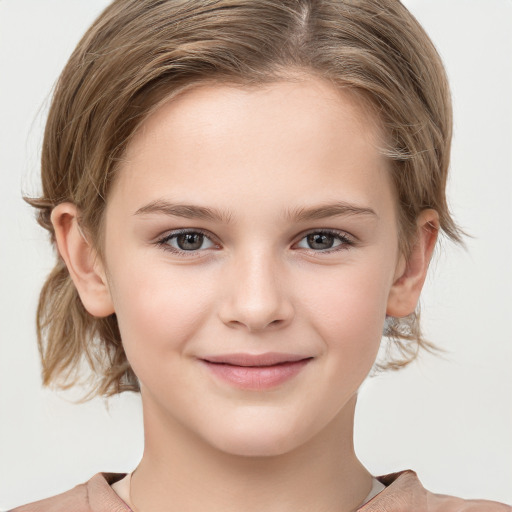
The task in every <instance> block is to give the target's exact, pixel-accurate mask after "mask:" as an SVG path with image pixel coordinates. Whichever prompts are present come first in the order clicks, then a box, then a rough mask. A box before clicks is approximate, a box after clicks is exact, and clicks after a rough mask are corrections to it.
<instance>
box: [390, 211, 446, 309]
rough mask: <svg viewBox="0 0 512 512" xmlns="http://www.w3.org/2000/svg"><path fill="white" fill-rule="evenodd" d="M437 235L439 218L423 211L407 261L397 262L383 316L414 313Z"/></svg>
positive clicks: (403, 258) (432, 213)
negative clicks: (395, 273)
mask: <svg viewBox="0 0 512 512" xmlns="http://www.w3.org/2000/svg"><path fill="white" fill-rule="evenodd" d="M438 233H439V215H438V214H437V212H436V211H435V210H431V209H429V210H423V211H422V212H421V214H420V216H419V217H418V220H417V238H416V241H415V243H414V245H413V247H412V249H411V251H410V254H409V256H408V258H407V259H405V257H402V258H401V261H400V262H399V263H398V265H397V269H398V272H397V275H396V276H395V281H394V282H393V285H392V287H391V290H390V293H389V296H388V304H387V310H386V314H387V315H389V316H392V317H395V318H403V317H405V316H408V315H410V314H411V313H413V312H414V310H415V309H416V306H417V304H418V300H419V297H420V293H421V289H422V288H423V283H424V282H425V278H426V276H427V270H428V266H429V263H430V259H431V257H432V253H433V251H434V247H435V244H436V240H437V235H438Z"/></svg>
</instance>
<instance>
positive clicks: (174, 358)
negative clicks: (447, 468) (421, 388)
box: [52, 76, 438, 512]
mask: <svg viewBox="0 0 512 512" xmlns="http://www.w3.org/2000/svg"><path fill="white" fill-rule="evenodd" d="M380 144H382V137H381V134H380V132H379V128H378V123H376V122H375V120H373V119H371V118H369V117H368V113H367V112H366V111H364V110H363V109H361V108H360V107H359V106H358V104H357V102H356V101H355V99H354V98H353V97H352V96H351V95H350V94H349V93H348V92H347V91H345V92H343V91H338V90H337V89H334V88H333V86H331V85H329V84H327V83H325V82H323V81H321V80H319V79H317V78H313V77H309V76H302V77H301V79H300V80H296V81H293V82H292V81H282V82H276V83H273V84H271V85H268V86H265V87H259V88H251V89H248V88H235V87H228V86H224V85H202V86H200V87H195V88H193V89H190V90H189V91H187V92H185V93H183V94H181V95H180V96H178V97H177V98H175V99H173V100H172V101H169V102H168V103H166V104H165V105H164V106H162V107H160V108H159V109H158V110H157V111H156V112H155V113H154V114H153V115H152V116H150V117H149V118H148V119H147V120H146V121H145V123H144V124H143V126H142V127H141V129H140V130H139V132H138V133H137V134H136V136H135V137H134V139H133V140H132V142H131V143H130V145H129V147H128V150H127V153H126V155H125V159H124V161H123V163H122V165H121V168H120V170H119V174H118V177H117V180H116V182H115V184H114V185H113V189H112V191H111V195H110V197H109V199H108V203H107V209H106V223H105V230H106V231H105V247H104V255H105V257H104V261H103V262H102V261H100V260H99V259H98V258H97V257H96V253H95V251H94V248H93V247H92V246H91V245H89V244H88V242H87V240H86V239H85V238H84V237H83V236H82V235H81V234H80V232H79V230H78V228H77V223H76V216H77V211H76V208H75V207H74V206H73V205H72V204H70V203H63V204H61V205H59V206H58V207H56V208H55V209H54V211H53V215H52V221H53V223H54V226H55V229H56V236H57V243H58V246H59V250H60V253H61V255H62V257H63V258H64V260H65V261H66V263H67V265H68V268H69V270H70V274H71V276H72V278H73V280H74V282H75V284H76V286H77V289H78V291H79V293H80V296H81V299H82V301H83V303H84V305H85V307H86V308H87V309H88V311H89V312H90V313H91V314H93V315H96V316H105V315H109V314H111V313H113V312H115V313H116V315H117V319H118V322H119V327H120V331H121V336H122V339H123V345H124V347H125V351H126V354H127V357H128V360H129V362H130V364H131V365H132V367H133V369H134V371H135V373H136V375H137V376H138V378H139V379H140V383H141V395H142V403H143V410H144V426H145V451H144V456H143V458H142V461H141V463H140V465H139V466H138V468H137V472H136V473H135V474H134V476H133V479H132V489H131V498H130V497H129V496H127V497H125V499H126V500H130V499H131V505H132V506H133V507H135V508H136V509H137V510H140V511H147V510H151V511H155V512H159V511H164V510H168V508H167V507H166V504H167V503H172V504H173V510H184V511H187V510H194V511H196V510H206V507H205V503H206V504H207V509H208V510H209V511H213V512H215V511H223V512H229V511H240V510H246V511H247V510H248V511H251V510H266V511H270V512H273V511H295V512H296V511H311V510H315V511H333V512H334V511H337V512H340V511H342V512H343V511H350V510H354V509H355V508H356V507H357V506H358V505H359V504H360V503H361V502H362V500H363V499H364V497H365V496H366V495H367V494H368V492H369V491H370V488H371V476H370V474H369V473H368V471H367V470H366V469H365V468H364V467H363V466H362V464H361V463H360V462H359V461H358V459H357V457H356V455H355V453H354V448H353V441H352V438H353V435H352V434H353V420H354V410H355V404H356V396H357V390H358V388H359V386H360V385H361V383H362V382H363V380H364V379H365V377H366V376H367V374H368V372H369V371H370V369H371V367H372V365H373V363H374V361H375V357H376V355H377V351H378V347H379V344H380V341H381V335H382V328H383V322H384V318H385V315H386V314H389V315H391V316H396V317H401V316H405V315H407V314H410V313H411V312H412V311H413V310H414V309H415V306H416V303H417V300H418V297H419V293H420V291H421V287H422V285H423V281H424V279H425V274H426V271H427V267H428V262H429V259H430V256H431V253H432V249H433V247H434V244H435V239H436V234H437V230H438V222H437V214H436V213H435V212H434V211H432V210H427V211H425V212H423V213H422V215H421V216H420V218H419V219H418V239H417V241H416V243H415V244H414V247H413V249H412V252H411V254H410V255H409V257H408V258H407V259H406V258H405V257H404V256H403V255H402V254H400V252H399V249H398V229H397V211H396V208H397V207H396V199H395V193H394V190H393V187H392V184H391V181H390V176H389V162H387V160H386V159H385V157H383V156H382V155H381V154H380V152H379V150H378V147H379V145H380ZM164 203H166V204H167V206H166V207H165V208H162V206H163V205H164ZM340 203H342V204H343V205H344V206H345V209H344V210H343V211H339V210H338V211H337V214H336V215H334V214H333V211H332V210H331V211H330V212H326V211H323V216H321V215H320V214H317V217H321V218H308V219H300V218H297V217H296V216H295V217H294V216H293V214H294V213H295V214H296V213H297V212H300V211H305V210H309V209H312V208H317V209H318V208H319V207H323V206H325V205H326V204H338V205H339V204H340ZM168 204H174V205H175V204H180V205H183V204H186V205H193V206H200V207H204V208H210V209H215V210H218V211H220V212H222V218H199V217H197V216H195V217H192V218H191V217H190V216H189V217H184V216H182V215H183V211H181V212H179V213H180V215H179V216H178V215H170V213H172V212H171V211H170V208H169V206H168ZM347 205H350V208H351V210H348V211H347V208H346V206H347ZM354 210H357V211H354ZM173 211H174V213H175V214H176V213H177V212H176V210H173ZM310 217H311V216H310ZM177 229H189V230H190V231H194V230H196V231H197V230H198V229H199V230H201V231H202V232H204V233H205V234H206V235H207V237H205V238H204V239H202V240H203V244H202V245H200V247H199V249H195V250H189V251H187V252H185V253H176V252H173V251H172V249H173V248H176V247H179V246H178V240H177V238H176V237H174V238H169V236H170V235H172V234H173V231H174V230H177ZM322 230H334V231H336V232H337V234H336V235H329V234H328V235H327V236H326V238H324V239H323V241H324V242H325V243H324V245H322V246H321V248H319V246H314V247H311V243H310V239H308V238H307V236H306V235H308V234H311V233H317V235H321V232H322ZM319 232H320V233H319ZM166 237H167V240H166V242H165V243H163V242H162V240H163V239H165V238H166ZM196 240H197V238H196ZM308 240H309V241H308ZM199 241H201V238H199ZM329 244H332V245H333V247H331V248H328V247H327V246H328V245H329ZM324 246H325V247H324ZM182 247H183V246H182ZM326 247H327V248H326ZM240 352H243V353H250V354H261V353H266V352H284V353H288V354H296V355H300V356H301V357H308V358H311V359H310V360H309V362H308V363H307V365H306V366H304V368H303V369H302V370H301V371H300V372H299V373H298V374H297V375H296V376H294V377H293V378H291V379H289V380H287V381H285V382H284V383H282V384H280V385H277V386H274V387H272V388H270V389H265V390H253V389H250V390H248V389H239V388H237V387H235V386H233V385H231V384H229V383H226V382H224V381H221V380H219V379H218V378H217V377H216V376H214V375H212V374H211V372H209V371H208V370H205V368H204V366H203V365H202V364H201V361H200V360H201V358H205V357H208V356H211V355H218V354H231V353H240ZM121 488H122V485H121V486H120V489H121ZM122 492H123V491H121V490H120V494H121V493H122Z"/></svg>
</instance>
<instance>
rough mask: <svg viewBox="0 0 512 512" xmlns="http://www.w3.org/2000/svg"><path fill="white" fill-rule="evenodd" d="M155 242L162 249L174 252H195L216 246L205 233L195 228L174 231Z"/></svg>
mask: <svg viewBox="0 0 512 512" xmlns="http://www.w3.org/2000/svg"><path fill="white" fill-rule="evenodd" d="M157 243H158V245H160V246H162V248H163V249H165V250H168V251H171V252H175V253H183V252H196V251H201V250H205V249H211V248H212V247H217V245H216V244H215V243H214V242H212V240H210V238H209V237H208V236H207V235H206V234H205V233H203V232H202V231H197V230H195V231H194V230H179V231H174V232H172V233H169V234H167V235H166V236H165V237H164V238H162V239H160V240H158V242H157Z"/></svg>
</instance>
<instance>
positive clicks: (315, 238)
mask: <svg viewBox="0 0 512 512" xmlns="http://www.w3.org/2000/svg"><path fill="white" fill-rule="evenodd" d="M333 243H334V237H333V236H332V235H325V234H322V233H314V234H311V235H308V244H309V246H310V247H311V249H330V248H331V247H332V246H333Z"/></svg>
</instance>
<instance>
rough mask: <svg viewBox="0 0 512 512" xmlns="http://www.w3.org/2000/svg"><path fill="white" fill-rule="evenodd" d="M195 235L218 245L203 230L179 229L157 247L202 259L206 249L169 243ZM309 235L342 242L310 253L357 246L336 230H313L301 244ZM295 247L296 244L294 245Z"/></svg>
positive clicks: (168, 235) (160, 241)
mask: <svg viewBox="0 0 512 512" xmlns="http://www.w3.org/2000/svg"><path fill="white" fill-rule="evenodd" d="M195 234H200V235H203V236H204V237H205V238H207V239H208V240H210V241H211V242H212V244H214V245H217V246H218V244H216V243H215V242H214V240H212V237H211V235H209V234H208V233H207V232H206V231H203V230H202V229H179V230H176V231H172V232H171V233H168V234H166V235H165V236H164V237H162V238H161V239H159V240H157V242H156V245H157V246H159V247H161V248H162V249H163V250H164V251H169V252H171V253H173V254H177V255H179V256H185V257H189V258H190V257H192V258H193V257H200V253H201V252H203V251H204V250H206V249H202V250H201V249H198V250H190V251H185V250H182V249H178V248H176V247H172V246H170V245H169V243H168V242H169V241H170V240H172V239H175V238H177V237H178V236H180V235H195ZM309 235H327V236H332V237H333V238H335V239H336V240H338V241H339V242H341V243H340V244H339V245H337V246H335V247H334V248H328V249H324V250H315V249H311V248H310V249H306V250H309V251H312V252H314V253H316V254H318V253H321V254H332V253H335V252H338V251H343V250H347V249H348V248H349V247H352V246H354V245H355V244H356V242H355V240H354V239H353V238H351V237H349V236H348V235H347V233H345V232H343V231H337V230H334V229H319V230H312V231H308V232H306V233H304V234H303V235H302V236H301V238H300V239H299V241H298V242H297V243H299V242H301V241H302V240H304V239H305V238H306V237H308V236H309ZM294 245H295V244H294Z"/></svg>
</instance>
